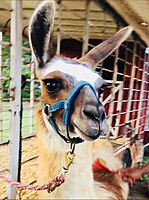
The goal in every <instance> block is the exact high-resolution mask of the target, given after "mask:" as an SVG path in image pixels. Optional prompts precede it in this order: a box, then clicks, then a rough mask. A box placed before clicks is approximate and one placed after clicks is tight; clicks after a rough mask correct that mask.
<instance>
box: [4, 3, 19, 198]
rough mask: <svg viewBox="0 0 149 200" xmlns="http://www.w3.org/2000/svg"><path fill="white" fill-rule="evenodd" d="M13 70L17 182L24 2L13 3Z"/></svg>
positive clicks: (13, 173) (11, 191)
mask: <svg viewBox="0 0 149 200" xmlns="http://www.w3.org/2000/svg"><path fill="white" fill-rule="evenodd" d="M11 8H12V12H11V44H12V46H11V51H10V59H11V69H10V77H11V84H10V99H11V100H10V101H11V122H10V151H9V153H10V159H9V178H10V179H12V180H14V181H17V179H18V163H19V143H20V109H21V53H22V52H21V50H22V16H21V14H22V1H21V0H17V1H11ZM7 198H8V199H16V188H15V187H14V186H12V185H10V184H9V185H8V190H7Z"/></svg>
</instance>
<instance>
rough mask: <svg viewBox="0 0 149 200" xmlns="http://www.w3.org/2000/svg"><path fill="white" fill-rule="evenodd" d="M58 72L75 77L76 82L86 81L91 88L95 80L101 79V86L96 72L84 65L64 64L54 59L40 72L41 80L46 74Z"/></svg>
mask: <svg viewBox="0 0 149 200" xmlns="http://www.w3.org/2000/svg"><path fill="white" fill-rule="evenodd" d="M54 71H60V72H62V73H66V74H69V75H71V76H72V77H75V79H76V81H81V80H83V81H87V82H89V83H90V84H91V85H92V86H93V87H94V85H95V82H96V81H97V79H101V85H102V84H103V82H104V81H103V79H102V78H101V77H100V76H99V74H97V73H96V72H94V71H92V70H90V69H89V68H87V67H86V66H84V65H81V64H73V63H69V62H68V63H67V62H64V61H63V60H62V59H54V61H52V62H50V63H49V64H48V65H47V67H46V68H45V69H43V71H42V72H41V75H40V76H41V78H44V77H45V76H46V75H47V74H49V73H51V72H54Z"/></svg>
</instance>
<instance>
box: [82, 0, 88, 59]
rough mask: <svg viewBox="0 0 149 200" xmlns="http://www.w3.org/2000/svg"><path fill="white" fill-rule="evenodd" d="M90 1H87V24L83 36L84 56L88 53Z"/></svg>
mask: <svg viewBox="0 0 149 200" xmlns="http://www.w3.org/2000/svg"><path fill="white" fill-rule="evenodd" d="M89 14H90V0H86V12H85V24H84V34H83V46H82V56H84V55H85V54H86V53H87V52H88V41H89V17H90V15H89Z"/></svg>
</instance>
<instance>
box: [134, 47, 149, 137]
mask: <svg viewBox="0 0 149 200" xmlns="http://www.w3.org/2000/svg"><path fill="white" fill-rule="evenodd" d="M145 53H146V56H147V58H148V62H149V48H146V52H145ZM146 65H149V63H147V64H146V63H144V66H143V75H142V80H144V79H145V70H146V69H145V68H146ZM144 86H145V85H144V81H142V83H141V89H140V90H141V94H140V99H139V100H140V101H139V106H138V114H137V122H136V132H135V133H136V134H138V131H139V123H140V116H141V111H142V109H141V108H142V105H143V101H142V99H143V95H144Z"/></svg>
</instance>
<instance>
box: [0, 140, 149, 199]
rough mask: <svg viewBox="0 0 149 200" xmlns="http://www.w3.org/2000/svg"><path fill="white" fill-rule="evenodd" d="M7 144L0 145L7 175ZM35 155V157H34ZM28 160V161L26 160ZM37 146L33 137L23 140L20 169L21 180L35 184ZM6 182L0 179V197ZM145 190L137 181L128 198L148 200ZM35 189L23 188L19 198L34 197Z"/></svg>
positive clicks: (0, 164) (2, 170)
mask: <svg viewBox="0 0 149 200" xmlns="http://www.w3.org/2000/svg"><path fill="white" fill-rule="evenodd" d="M8 150H9V149H8V145H0V173H1V174H4V175H6V176H7V175H8V170H7V169H8V159H9V158H8ZM34 157H35V158H34ZM26 160H29V162H26ZM37 163H38V158H37V146H36V141H35V138H34V137H32V138H30V139H25V140H23V144H22V171H21V182H22V183H33V184H34V185H36V184H37V183H36V180H37ZM6 189H7V184H6V183H4V182H3V181H2V180H0V199H6ZM146 192H147V183H145V182H143V181H137V182H136V183H135V184H134V185H132V186H131V187H130V194H129V198H128V199H129V200H137V199H138V200H149V196H147V195H146V194H145V193H146ZM37 195H38V194H37V192H36V191H29V190H23V191H21V193H20V197H21V199H36V198H37ZM17 199H19V191H18V193H17Z"/></svg>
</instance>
